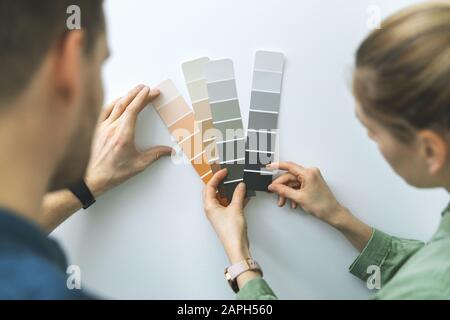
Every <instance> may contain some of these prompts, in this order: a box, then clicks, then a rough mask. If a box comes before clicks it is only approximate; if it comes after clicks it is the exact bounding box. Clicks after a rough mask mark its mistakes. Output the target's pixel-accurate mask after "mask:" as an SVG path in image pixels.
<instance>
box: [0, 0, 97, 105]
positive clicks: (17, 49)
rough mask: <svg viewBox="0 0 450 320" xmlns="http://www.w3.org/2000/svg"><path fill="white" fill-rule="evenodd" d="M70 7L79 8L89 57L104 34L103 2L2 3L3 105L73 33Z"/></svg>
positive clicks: (0, 60)
mask: <svg viewBox="0 0 450 320" xmlns="http://www.w3.org/2000/svg"><path fill="white" fill-rule="evenodd" d="M71 5H76V6H78V7H79V8H80V12H81V20H80V21H81V28H82V29H83V30H84V31H85V44H84V45H85V50H86V53H89V52H90V51H91V50H92V49H93V47H94V44H95V43H96V40H97V38H98V35H99V34H100V33H101V32H103V31H104V27H105V19H104V14H103V0H0V102H6V101H8V100H10V99H12V98H14V97H15V96H17V95H18V94H19V93H20V92H21V91H22V90H23V89H24V88H25V87H26V86H27V85H28V82H29V81H30V80H31V78H32V77H33V75H34V73H35V72H36V70H37V69H38V68H39V66H40V65H41V63H42V62H43V59H44V57H45V55H46V54H47V52H48V51H49V50H50V48H51V47H52V46H54V45H55V44H56V43H57V42H58V41H60V40H61V39H63V38H64V36H65V35H66V34H67V32H70V30H69V29H68V27H67V20H68V18H70V16H71V13H67V8H68V7H69V6H71Z"/></svg>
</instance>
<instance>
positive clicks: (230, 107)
mask: <svg viewBox="0 0 450 320" xmlns="http://www.w3.org/2000/svg"><path fill="white" fill-rule="evenodd" d="M211 114H212V116H213V119H215V120H216V121H223V120H227V119H236V118H241V110H240V109H239V101H238V100H237V99H233V100H227V101H222V102H214V103H211ZM239 121H240V122H242V120H239ZM238 126H239V124H238V123H236V124H233V128H235V127H238Z"/></svg>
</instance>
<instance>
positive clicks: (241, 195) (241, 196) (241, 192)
mask: <svg viewBox="0 0 450 320" xmlns="http://www.w3.org/2000/svg"><path fill="white" fill-rule="evenodd" d="M244 201H245V183H243V182H241V183H239V184H238V185H237V187H236V188H235V189H234V193H233V200H232V201H231V205H233V206H236V207H238V208H240V209H243V208H244Z"/></svg>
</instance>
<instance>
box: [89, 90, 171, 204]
mask: <svg viewBox="0 0 450 320" xmlns="http://www.w3.org/2000/svg"><path fill="white" fill-rule="evenodd" d="M158 95H159V91H158V90H150V88H149V87H147V86H144V85H139V86H137V87H136V88H134V89H133V90H131V91H130V92H129V93H128V94H127V95H126V96H125V97H122V98H120V99H118V100H116V101H114V102H113V103H111V104H109V105H108V106H107V107H106V108H105V109H104V110H103V112H102V114H101V116H100V119H99V123H98V125H97V129H96V133H95V136H94V140H93V145H92V153H91V160H90V162H89V166H88V169H87V174H86V183H87V184H88V186H89V187H90V188H91V189H92V191H93V193H94V195H95V196H99V195H100V194H102V193H104V192H106V191H108V190H109V189H112V188H113V187H115V186H117V185H119V184H121V183H122V182H124V181H125V180H127V179H129V178H131V177H132V176H135V175H137V174H138V173H140V172H142V171H143V170H145V169H146V168H147V167H148V166H150V165H151V164H152V163H153V162H155V161H157V160H158V159H159V158H160V157H162V156H166V155H170V154H171V152H172V148H170V147H166V146H155V147H153V148H150V149H148V150H145V151H142V152H141V151H138V150H137V148H136V145H135V141H134V138H135V129H136V121H137V117H138V115H139V113H140V112H141V111H142V110H143V109H144V108H145V106H147V105H148V104H149V103H150V102H151V101H152V100H153V99H155V98H156V97H157V96H158Z"/></svg>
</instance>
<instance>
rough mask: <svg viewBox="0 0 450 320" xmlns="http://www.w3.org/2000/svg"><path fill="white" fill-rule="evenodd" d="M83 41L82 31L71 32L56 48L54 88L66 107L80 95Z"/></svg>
mask: <svg viewBox="0 0 450 320" xmlns="http://www.w3.org/2000/svg"><path fill="white" fill-rule="evenodd" d="M83 40H84V33H83V31H81V30H72V31H69V32H67V34H66V35H65V36H64V37H63V38H62V39H61V40H60V42H59V43H58V45H57V47H56V52H55V56H56V59H55V60H56V63H55V70H54V72H55V75H54V76H55V77H54V79H55V81H56V82H55V88H56V90H57V94H58V96H59V97H60V98H61V99H63V102H64V105H66V106H67V105H72V104H73V103H74V102H75V101H76V99H77V98H78V96H79V95H80V90H81V83H82V79H81V70H82V68H81V66H82V54H83Z"/></svg>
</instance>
